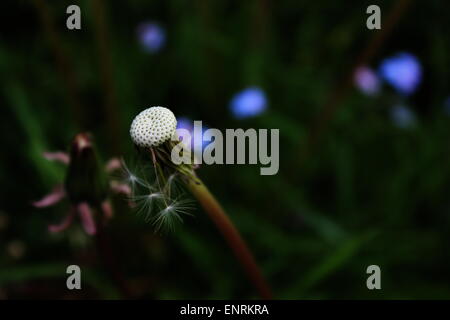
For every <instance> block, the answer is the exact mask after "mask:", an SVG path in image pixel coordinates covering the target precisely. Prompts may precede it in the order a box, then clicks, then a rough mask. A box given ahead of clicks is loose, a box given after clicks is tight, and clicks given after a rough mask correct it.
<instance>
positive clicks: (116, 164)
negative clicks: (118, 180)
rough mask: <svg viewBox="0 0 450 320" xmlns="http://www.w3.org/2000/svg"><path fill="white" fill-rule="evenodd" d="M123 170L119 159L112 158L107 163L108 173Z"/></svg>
mask: <svg viewBox="0 0 450 320" xmlns="http://www.w3.org/2000/svg"><path fill="white" fill-rule="evenodd" d="M120 168H122V163H121V162H120V160H119V158H112V159H109V161H108V162H107V163H106V166H105V169H106V172H113V171H114V170H117V169H120Z"/></svg>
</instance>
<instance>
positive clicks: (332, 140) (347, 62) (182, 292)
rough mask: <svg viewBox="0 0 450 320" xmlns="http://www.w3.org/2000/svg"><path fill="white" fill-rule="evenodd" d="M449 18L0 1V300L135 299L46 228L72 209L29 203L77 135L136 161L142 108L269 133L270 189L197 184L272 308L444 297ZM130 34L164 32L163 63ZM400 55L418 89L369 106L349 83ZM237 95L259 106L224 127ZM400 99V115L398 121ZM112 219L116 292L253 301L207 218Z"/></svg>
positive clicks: (344, 5) (277, 6) (104, 153)
mask: <svg viewBox="0 0 450 320" xmlns="http://www.w3.org/2000/svg"><path fill="white" fill-rule="evenodd" d="M70 4H77V5H79V6H80V8H81V19H82V22H81V24H82V29H81V30H68V29H67V28H66V18H67V17H68V15H67V14H66V8H67V6H68V5H70ZM369 4H378V5H379V6H380V7H381V11H382V23H383V24H382V29H381V30H379V31H374V30H368V29H367V28H366V19H367V17H368V15H367V14H366V8H367V6H368V5H369ZM445 7H446V5H445V1H438V0H429V1H402V0H400V1H370V2H366V1H354V2H348V1H331V0H330V1H324V0H319V1H302V0H295V1H290V0H286V1H270V0H249V1H225V0H215V1H207V0H197V1H183V0H171V1H138V0H129V1H104V0H103V1H102V0H90V1H88V0H85V1H75V0H74V1H66V0H63V1H47V0H35V1H25V0H19V1H2V2H1V4H0V16H1V18H0V30H1V31H0V77H1V83H2V86H1V94H0V105H1V109H0V130H1V133H0V136H1V141H2V145H1V154H2V169H1V171H0V178H1V184H0V199H1V206H0V299H8V298H10V299H14V298H26V299H35V298H37V299H46V298H58V299H95V298H100V299H104V298H127V296H124V295H123V294H122V293H121V292H120V290H119V288H118V287H117V285H116V284H115V282H114V281H113V279H111V277H110V276H109V274H108V272H107V270H106V268H105V265H104V264H102V262H101V261H100V259H99V252H98V250H97V249H96V248H97V247H96V245H95V239H94V238H93V237H89V236H87V235H86V234H85V233H84V232H83V230H82V229H81V227H80V226H79V224H74V225H73V226H72V227H70V228H69V229H68V230H67V231H65V232H62V233H60V234H50V233H48V231H47V225H48V224H50V223H55V222H58V221H60V220H62V218H63V217H64V215H65V214H66V212H67V210H68V207H69V204H68V201H67V200H65V201H62V202H61V203H60V204H58V205H56V206H54V207H51V208H46V209H35V208H33V207H32V206H31V202H32V201H35V200H37V199H39V198H41V197H42V196H43V195H45V194H46V193H48V192H49V191H50V190H51V189H52V187H53V186H54V185H55V184H56V183H58V182H61V181H62V180H63V179H64V173H65V170H64V169H65V168H64V166H63V165H60V164H57V163H54V162H50V161H47V160H45V159H44V158H43V157H42V153H43V152H44V151H55V150H67V148H68V145H69V143H70V141H71V139H72V138H73V136H74V135H75V134H76V133H78V132H80V131H86V130H87V131H90V132H91V133H92V134H93V136H94V137H95V141H96V144H97V147H98V149H99V150H100V154H101V157H102V158H103V159H105V160H106V159H108V158H111V157H112V156H123V157H124V158H126V159H127V158H130V157H131V156H132V154H133V153H134V148H133V145H132V143H131V141H130V138H129V134H128V129H129V125H130V123H131V121H132V119H133V117H134V116H135V115H136V114H137V113H138V112H139V111H141V110H143V109H145V108H147V107H150V106H153V105H162V106H166V107H168V108H170V109H171V110H172V111H173V112H174V113H175V115H176V116H177V117H187V118H189V119H192V120H202V121H203V123H204V125H207V126H208V127H211V128H219V129H225V128H278V129H280V171H279V172H278V174H277V175H274V176H261V175H260V174H259V166H255V165H213V166H203V167H201V168H200V169H199V170H198V174H199V176H201V177H202V179H203V180H204V181H205V182H206V183H207V185H208V186H209V188H210V189H211V191H212V192H213V193H214V194H215V195H216V196H217V198H218V199H219V200H220V202H221V203H222V204H223V206H224V208H225V209H226V211H227V212H228V213H229V215H230V217H231V219H232V220H233V221H234V223H235V224H236V226H237V228H238V229H239V230H240V231H241V233H242V235H243V237H244V238H245V239H246V241H247V242H248V245H249V247H250V248H251V249H252V251H253V253H254V255H255V257H256V260H257V261H258V263H259V264H260V266H261V268H262V270H263V273H264V275H265V276H266V278H267V280H268V282H269V283H270V285H271V287H272V288H273V291H274V294H275V297H276V298H283V299H336V298H337V299H378V298H381V299H408V298H418V299H431V298H435V299H441V298H450V286H449V284H450V270H449V267H450V251H449V250H448V238H449V231H450V196H449V187H450V167H449V159H450V148H449V136H450V130H448V128H449V124H450V117H449V116H450V107H449V101H450V100H446V99H448V97H449V95H450V90H449V89H450V88H449V85H450V82H449V80H450V60H449V58H448V52H449V50H450V39H449V37H448V35H449V33H450V24H449V23H448V21H450V11H448V10H444V9H445ZM392 12H393V13H392ZM388 17H392V19H388ZM142 23H153V24H154V25H157V26H158V28H160V29H158V30H159V31H160V32H162V35H161V34H159V36H160V38H162V40H160V41H161V43H160V44H156V45H155V46H156V47H157V48H156V49H155V48H154V47H152V48H149V47H148V43H147V44H146V43H142V38H141V36H142V35H141V31H142V27H141V29H140V27H139V26H142ZM140 30H141V31H140ZM157 34H158V32H157ZM380 34H382V36H380ZM157 38H158V37H157ZM398 52H408V53H409V54H412V55H414V56H415V57H416V58H417V61H418V63H420V65H421V70H422V72H421V74H420V76H417V77H418V78H420V79H419V80H420V83H419V84H418V85H417V86H416V87H415V89H414V90H413V92H409V93H408V94H402V93H401V92H400V93H399V91H398V90H396V89H395V86H393V85H391V84H389V82H386V81H383V80H379V81H380V85H379V88H377V93H376V94H375V93H373V92H371V93H369V94H368V93H367V92H364V90H361V89H358V85H357V84H356V85H355V83H353V81H352V80H351V79H353V78H352V74H353V71H354V69H353V68H354V67H355V62H356V63H359V62H361V63H362V64H364V65H365V66H367V67H368V68H371V69H372V70H373V71H374V73H375V74H376V76H377V77H379V78H380V79H381V78H382V75H379V72H378V70H379V66H380V64H382V63H383V61H384V59H386V58H388V57H392V56H394V55H395V54H397V53H398ZM358 59H361V60H358ZM406 76H408V73H406ZM349 79H350V80H349ZM400 80H401V79H400ZM419 80H418V81H419ZM248 87H259V88H260V89H261V90H262V91H263V92H264V94H265V99H266V100H267V101H266V109H265V111H264V112H261V113H260V114H258V115H256V116H254V117H245V118H239V117H235V115H234V114H233V112H232V110H231V109H230V101H231V99H232V98H233V96H234V95H235V94H236V93H239V92H241V91H242V90H245V88H248ZM446 101H447V102H446ZM399 104H401V105H402V106H407V110H409V111H408V112H409V113H407V115H406V116H400V118H401V119H400V120H398V117H397V118H396V116H395V111H394V112H393V110H395V108H396V107H397V106H398V105H399ZM405 119H406V120H405ZM399 121H400V123H399ZM402 121H403V122H402ZM405 121H406V122H407V123H405ZM114 209H115V216H114V218H113V219H112V220H111V221H110V223H109V225H108V229H107V232H108V235H109V236H110V238H111V248H112V250H113V252H114V255H115V256H116V259H117V261H116V264H117V268H118V269H120V272H121V273H122V274H123V277H124V279H125V281H126V282H127V284H128V285H129V286H130V288H131V291H132V293H131V294H130V295H129V296H128V297H133V298H143V299H197V298H199V299H203V298H206V299H219V298H225V299H226V298H237V299H241V298H256V297H257V295H256V292H255V290H254V289H253V288H252V286H251V284H250V283H249V282H248V280H247V279H246V278H245V276H244V274H243V272H242V270H241V269H240V267H239V265H238V264H237V263H236V261H235V259H234V257H233V255H232V253H231V251H230V250H229V248H228V247H227V245H226V243H225V242H224V240H223V239H222V237H221V236H220V234H219V232H218V231H217V229H216V228H215V227H214V225H213V224H212V223H211V222H210V220H208V218H207V216H206V215H205V214H204V212H203V211H202V210H201V209H200V208H198V209H196V210H194V211H193V212H192V213H193V217H185V219H184V223H183V224H182V225H179V226H178V227H177V229H176V231H174V232H171V233H168V234H159V233H155V230H154V227H153V226H152V225H151V224H149V223H146V222H145V221H144V220H143V219H142V218H141V217H138V216H137V215H136V213H135V211H133V210H130V209H129V208H128V207H127V205H126V201H124V199H123V198H122V197H114ZM70 264H77V265H79V266H80V267H81V268H82V275H83V278H82V285H83V290H80V291H77V290H74V291H69V290H67V288H66V276H67V275H66V273H65V270H66V267H67V266H68V265H70ZM372 264H376V265H379V266H380V267H381V271H382V290H368V289H367V287H366V279H367V276H368V275H367V274H366V268H367V266H369V265H372Z"/></svg>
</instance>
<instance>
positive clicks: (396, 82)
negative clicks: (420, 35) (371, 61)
mask: <svg viewBox="0 0 450 320" xmlns="http://www.w3.org/2000/svg"><path fill="white" fill-rule="evenodd" d="M379 71H380V74H381V77H383V78H384V79H385V80H386V81H387V82H388V83H389V84H390V85H391V86H393V87H394V88H395V89H396V90H397V91H398V92H400V93H401V94H404V95H410V94H412V93H414V91H415V90H416V88H417V86H418V85H419V83H420V81H421V78H422V67H421V65H420V62H419V60H418V59H417V58H416V57H415V56H413V55H412V54H409V53H405V52H401V53H398V54H396V55H395V56H392V57H390V58H387V59H385V60H383V61H382V62H381V65H380V70H379Z"/></svg>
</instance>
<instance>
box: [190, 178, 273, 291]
mask: <svg viewBox="0 0 450 320" xmlns="http://www.w3.org/2000/svg"><path fill="white" fill-rule="evenodd" d="M187 186H188V188H189V190H190V191H191V192H192V194H193V195H194V196H195V197H196V198H197V200H198V202H199V203H200V204H201V205H202V207H203V209H204V210H205V211H206V213H207V214H208V215H209V217H210V218H211V220H212V221H213V222H214V224H215V225H216V226H217V228H218V229H219V230H220V232H221V233H222V235H223V237H224V238H225V240H226V241H227V243H228V245H229V246H230V247H231V249H232V250H233V252H234V254H235V256H236V258H237V260H238V261H239V262H240V263H241V265H242V267H243V268H244V270H245V272H246V273H247V276H248V277H249V278H250V280H251V281H252V283H253V285H254V286H255V287H256V289H257V290H258V292H259V294H260V296H261V298H263V299H272V293H271V291H270V288H269V286H268V285H267V283H266V281H265V279H264V278H263V276H262V273H261V271H260V269H259V267H258V265H257V264H256V262H255V259H254V258H253V255H252V254H251V252H250V250H249V249H248V247H247V245H246V244H245V242H244V240H243V239H242V238H241V235H240V234H239V232H238V231H237V229H236V228H235V227H234V225H233V223H232V222H231V220H230V218H229V217H228V216H227V215H226V213H225V211H224V210H223V209H222V207H221V206H220V204H219V203H218V202H217V200H216V199H215V198H214V196H213V195H212V194H211V192H210V191H209V190H208V188H207V187H206V186H205V185H204V184H203V182H201V181H200V180H199V179H198V178H196V179H195V180H194V179H189V182H188V183H187Z"/></svg>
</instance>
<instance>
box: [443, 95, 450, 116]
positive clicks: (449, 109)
mask: <svg viewBox="0 0 450 320" xmlns="http://www.w3.org/2000/svg"><path fill="white" fill-rule="evenodd" d="M444 112H445V114H446V115H447V116H449V117H450V97H448V98H447V100H445V102H444Z"/></svg>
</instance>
